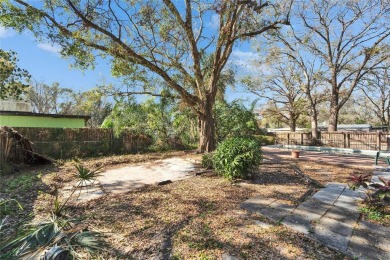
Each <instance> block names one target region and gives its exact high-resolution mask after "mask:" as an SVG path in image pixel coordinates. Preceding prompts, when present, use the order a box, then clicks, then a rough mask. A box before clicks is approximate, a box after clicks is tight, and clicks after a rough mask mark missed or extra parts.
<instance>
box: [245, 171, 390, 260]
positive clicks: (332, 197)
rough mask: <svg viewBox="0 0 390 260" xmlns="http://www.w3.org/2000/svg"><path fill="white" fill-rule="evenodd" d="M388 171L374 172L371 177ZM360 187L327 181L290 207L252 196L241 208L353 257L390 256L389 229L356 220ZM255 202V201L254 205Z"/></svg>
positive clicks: (361, 197)
mask: <svg viewBox="0 0 390 260" xmlns="http://www.w3.org/2000/svg"><path fill="white" fill-rule="evenodd" d="M379 176H382V177H384V178H385V179H390V172H388V171H380V168H377V171H375V172H374V175H373V180H375V178H376V180H378V181H379V179H378V177H379ZM364 197H365V193H364V190H363V189H358V190H356V191H352V190H350V189H348V187H347V186H346V185H345V184H340V183H329V184H327V185H326V186H325V188H323V189H321V190H320V191H318V192H317V193H316V194H314V195H313V196H312V197H311V198H309V199H307V200H306V201H304V202H303V203H302V204H301V205H299V206H298V207H296V208H294V207H292V206H290V205H286V204H283V203H281V202H280V201H278V200H272V199H269V198H267V199H264V198H261V197H257V198H252V199H249V200H247V201H245V202H244V203H242V208H244V209H247V210H250V211H254V212H257V213H260V214H262V215H264V216H265V217H267V218H269V219H271V220H273V221H275V222H281V223H282V224H283V225H285V226H287V227H289V228H291V229H294V230H296V231H298V232H301V233H303V234H305V235H307V236H308V237H311V238H312V239H315V240H317V241H319V242H321V243H323V244H325V245H327V246H328V247H330V248H333V249H335V250H338V251H340V252H342V253H344V254H346V255H349V256H351V257H354V258H357V259H383V260H384V259H390V228H386V227H383V226H379V225H375V224H372V223H368V222H364V221H360V222H359V216H360V212H359V210H358V202H359V201H361V200H363V199H364ZM257 202H259V204H257Z"/></svg>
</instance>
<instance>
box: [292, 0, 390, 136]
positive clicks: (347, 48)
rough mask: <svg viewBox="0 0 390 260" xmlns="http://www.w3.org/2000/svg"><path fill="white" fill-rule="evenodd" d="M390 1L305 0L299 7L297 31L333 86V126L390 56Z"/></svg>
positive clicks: (294, 28)
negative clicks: (360, 87) (365, 81)
mask: <svg viewBox="0 0 390 260" xmlns="http://www.w3.org/2000/svg"><path fill="white" fill-rule="evenodd" d="M389 8H390V3H389V1H382V0H373V1H363V0H305V1H300V2H297V5H295V7H294V10H293V17H294V19H292V23H291V24H292V31H291V33H292V34H293V37H294V40H295V41H296V42H297V43H298V44H299V48H302V49H304V50H305V51H306V52H307V53H309V54H310V56H311V58H310V56H309V55H308V56H307V58H308V59H316V60H317V62H320V63H321V64H323V66H322V69H321V71H322V76H323V79H324V80H325V82H326V83H327V84H328V85H329V87H330V91H329V98H328V101H329V104H330V106H329V109H330V110H329V125H328V130H329V131H336V130H337V122H338V116H339V112H340V109H341V108H342V107H343V106H344V104H345V103H346V102H347V100H348V99H349V98H350V96H351V94H352V93H353V91H354V90H355V89H356V88H357V86H358V84H359V82H360V81H361V80H362V79H363V77H364V76H365V75H366V74H368V73H370V72H372V71H374V70H376V69H378V68H380V67H381V64H382V63H383V62H384V61H386V60H389V58H390V56H389V45H388V44H387V43H388V41H389V35H390V23H389Z"/></svg>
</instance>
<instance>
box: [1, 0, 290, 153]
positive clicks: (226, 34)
mask: <svg viewBox="0 0 390 260" xmlns="http://www.w3.org/2000/svg"><path fill="white" fill-rule="evenodd" d="M289 8H290V3H289V2H284V1H282V2H280V1H262V0H261V1H255V0H245V1H237V0H218V1H199V0H183V1H172V0H162V1H154V0H142V1H141V0H133V1H120V0H99V1H97V0H88V1H87V0H81V1H71V0H64V1H49V0H46V1H40V2H31V1H23V0H14V1H3V3H2V4H1V5H0V12H1V13H2V16H1V18H0V23H1V24H2V25H4V26H6V27H12V28H14V29H16V30H19V31H22V30H25V29H27V30H30V31H32V32H33V33H34V34H35V36H36V37H37V38H39V39H45V40H49V41H51V42H54V43H57V44H59V45H60V46H61V47H62V52H61V54H62V55H63V56H71V57H73V58H74V59H75V64H76V65H77V66H79V67H81V68H86V67H90V66H93V64H94V62H95V60H96V59H95V58H96V57H97V56H103V57H109V58H110V59H111V62H112V71H113V74H114V75H117V76H121V77H126V78H127V79H129V80H130V82H132V85H133V86H137V87H138V88H139V89H138V90H140V91H137V92H148V93H151V94H155V95H160V93H159V90H160V88H159V87H156V86H155V85H154V84H153V82H154V80H153V78H157V79H162V80H163V81H164V82H165V84H166V85H167V86H168V87H169V88H170V89H171V90H173V91H174V92H175V94H177V95H178V96H179V97H180V98H181V99H182V101H183V102H185V103H186V104H187V106H189V107H190V108H191V109H192V110H193V112H194V113H195V114H196V116H197V118H198V121H199V123H198V125H199V136H200V138H199V139H200V140H199V150H200V151H202V152H203V151H211V150H213V149H214V147H215V140H214V118H213V113H212V109H213V105H214V102H215V98H216V94H217V89H218V82H219V80H220V76H221V73H222V72H223V70H224V68H225V66H226V64H227V62H228V60H229V57H230V55H231V53H232V50H233V48H234V47H235V45H236V44H237V43H238V42H239V41H241V40H246V39H248V38H250V37H254V36H257V35H260V34H263V33H265V32H267V31H270V30H277V29H279V28H280V26H281V25H282V24H289V11H288V10H289ZM213 16H214V17H216V18H217V20H218V22H217V24H210V23H209V22H208V20H210V19H211V17H213ZM205 59H210V62H205ZM205 64H207V66H205Z"/></svg>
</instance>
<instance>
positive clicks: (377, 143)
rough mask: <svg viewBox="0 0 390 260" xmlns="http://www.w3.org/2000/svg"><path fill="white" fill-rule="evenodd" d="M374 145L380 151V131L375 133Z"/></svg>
mask: <svg viewBox="0 0 390 260" xmlns="http://www.w3.org/2000/svg"><path fill="white" fill-rule="evenodd" d="M376 146H377V148H378V150H379V151H380V150H381V132H378V133H377V136H376Z"/></svg>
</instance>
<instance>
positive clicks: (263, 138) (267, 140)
mask: <svg viewBox="0 0 390 260" xmlns="http://www.w3.org/2000/svg"><path fill="white" fill-rule="evenodd" d="M255 137H256V139H257V140H259V142H260V144H261V145H273V144H275V136H270V135H255Z"/></svg>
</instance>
